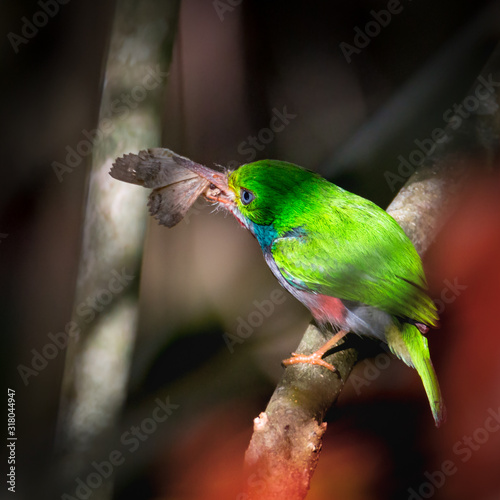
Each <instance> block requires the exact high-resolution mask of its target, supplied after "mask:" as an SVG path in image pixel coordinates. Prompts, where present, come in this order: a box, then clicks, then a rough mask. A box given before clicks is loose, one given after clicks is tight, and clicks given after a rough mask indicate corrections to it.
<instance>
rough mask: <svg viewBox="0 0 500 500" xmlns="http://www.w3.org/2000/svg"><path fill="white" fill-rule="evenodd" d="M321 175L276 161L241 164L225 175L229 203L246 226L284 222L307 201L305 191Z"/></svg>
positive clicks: (309, 190) (302, 207)
mask: <svg viewBox="0 0 500 500" xmlns="http://www.w3.org/2000/svg"><path fill="white" fill-rule="evenodd" d="M321 181H322V178H321V177H320V176H318V175H317V174H315V173H314V172H311V171H309V170H305V169H303V168H302V167H299V166H297V165H294V164H292V163H287V162H283V161H277V160H261V161H256V162H254V163H248V164H246V165H242V166H241V167H239V168H238V169H237V170H234V171H233V172H231V173H229V175H228V190H229V193H230V195H231V201H230V203H229V204H228V205H229V206H228V207H227V208H229V209H230V210H231V211H232V212H233V214H234V215H235V216H236V217H237V218H238V219H239V220H240V221H241V222H242V223H243V224H244V225H245V226H247V227H249V222H251V223H253V224H258V225H259V226H271V225H272V226H274V227H276V228H278V227H281V226H284V225H287V223H288V222H290V219H293V218H294V214H296V213H298V212H301V211H302V210H303V209H304V208H305V206H303V205H305V203H307V200H308V196H305V195H306V194H307V193H309V192H311V190H312V188H313V185H312V184H315V183H317V182H321Z"/></svg>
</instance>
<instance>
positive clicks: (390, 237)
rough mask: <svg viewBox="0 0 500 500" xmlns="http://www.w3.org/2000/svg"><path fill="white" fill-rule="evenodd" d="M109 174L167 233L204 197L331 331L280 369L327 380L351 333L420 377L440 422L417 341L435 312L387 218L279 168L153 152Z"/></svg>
mask: <svg viewBox="0 0 500 500" xmlns="http://www.w3.org/2000/svg"><path fill="white" fill-rule="evenodd" d="M193 173H194V174H195V175H194V176H193ZM110 174H111V175H112V176H113V177H115V178H116V179H119V180H122V181H125V182H130V183H133V184H139V185H142V186H144V187H149V188H153V191H152V193H151V195H150V202H149V207H150V212H151V214H152V215H154V216H155V217H156V218H158V220H159V221H160V223H161V224H164V225H166V226H168V227H172V226H173V225H175V224H176V223H177V222H179V220H181V219H182V217H183V216H184V215H185V213H186V212H187V210H188V209H189V206H190V205H191V204H192V203H194V201H195V200H196V198H197V197H198V195H199V194H204V196H205V197H206V198H207V199H208V200H209V201H212V202H215V203H217V204H218V205H219V206H221V207H223V208H224V209H226V210H228V211H230V212H231V213H232V214H233V215H234V216H235V217H236V219H237V220H238V222H239V223H240V224H241V225H242V226H243V227H245V228H246V229H248V230H249V231H250V232H251V233H252V234H253V235H254V236H255V238H256V239H257V241H258V242H259V244H260V247H261V249H262V252H263V254H264V258H265V260H266V262H267V264H268V266H269V267H270V269H271V271H272V272H273V274H274V275H275V276H276V278H277V279H278V281H279V282H280V284H281V285H282V286H283V287H284V288H285V289H286V290H287V291H288V292H290V293H291V294H292V295H293V296H294V297H295V298H297V299H298V300H300V302H302V303H303V304H304V305H305V306H306V307H307V308H308V309H309V310H310V311H311V313H312V315H313V317H314V319H315V320H316V322H317V323H318V324H319V325H320V326H321V327H322V328H324V329H327V328H328V326H329V325H331V327H333V330H334V331H335V332H336V333H335V334H334V335H333V336H332V337H331V338H330V340H328V341H327V342H326V343H325V345H324V346H322V347H321V348H320V349H318V350H317V351H316V352H315V353H313V354H311V355H308V356H306V355H303V354H295V353H293V354H292V357H291V358H289V359H287V360H285V361H284V362H283V363H284V364H285V365H292V364H297V363H310V364H314V365H320V366H322V367H324V368H327V369H329V370H331V371H334V370H335V368H334V367H333V366H332V365H331V364H329V363H327V362H326V361H325V360H324V359H323V356H324V355H325V354H326V353H327V352H328V351H329V350H330V349H331V348H332V347H333V346H334V345H336V344H337V343H338V341H339V340H340V339H341V338H342V337H344V336H345V335H346V334H347V333H348V332H354V333H356V334H358V335H361V336H367V337H372V338H374V339H378V340H380V341H383V342H385V343H386V344H387V345H388V346H389V349H390V350H391V351H392V352H393V353H394V354H395V355H396V356H397V357H398V358H400V359H402V360H403V361H404V362H405V363H406V364H407V365H408V366H411V367H413V368H415V369H416V370H417V372H418V374H419V375H420V378H421V379H422V382H423V385H424V388H425V391H426V394H427V398H428V400H429V404H430V407H431V410H432V414H433V416H434V420H435V422H436V425H437V426H439V425H440V424H441V423H442V422H443V421H444V419H445V413H446V412H445V406H444V403H443V399H442V397H441V391H440V389H439V384H438V381H437V377H436V373H435V371H434V367H433V366H432V362H431V358H430V354H429V348H428V344H427V339H426V338H425V337H424V335H423V334H425V333H427V332H428V330H429V327H434V326H436V323H437V320H438V316H437V311H436V306H435V305H434V303H433V302H432V300H431V299H430V298H429V296H428V295H427V293H426V280H425V275H424V271H423V268H422V262H421V260H420V257H419V255H418V253H417V251H416V250H415V247H414V246H413V244H412V242H411V241H410V240H409V238H408V237H407V236H406V234H405V233H404V231H403V229H402V228H401V227H400V226H399V225H398V223H397V222H396V221H395V220H394V219H393V218H392V217H391V216H390V215H389V214H388V213H387V212H385V211H384V210H382V209H381V208H379V207H378V206H377V205H375V204H374V203H372V202H371V201H369V200H366V199H364V198H362V197H360V196H357V195H355V194H352V193H350V192H348V191H345V190H344V189H342V188H340V187H338V186H336V185H335V184H332V183H331V182H328V181H327V180H326V179H324V178H323V177H321V176H320V175H318V174H316V173H314V172H312V171H310V170H306V169H304V168H302V167H299V166H297V165H294V164H291V163H287V162H283V161H276V160H262V161H257V162H254V163H248V164H246V165H242V166H241V167H239V168H238V169H236V170H234V171H227V172H217V171H215V170H212V169H210V168H207V167H205V166H203V165H200V164H198V163H195V162H193V161H192V160H189V159H188V158H184V157H182V156H179V155H176V154H175V153H173V152H172V151H170V150H168V149H150V150H147V151H141V152H140V153H139V154H138V155H125V156H124V157H123V158H119V159H117V161H116V162H115V164H114V165H113V168H112V170H111V171H110Z"/></svg>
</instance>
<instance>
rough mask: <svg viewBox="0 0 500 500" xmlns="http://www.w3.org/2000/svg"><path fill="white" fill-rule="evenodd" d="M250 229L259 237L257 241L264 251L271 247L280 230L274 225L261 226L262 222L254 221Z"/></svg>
mask: <svg viewBox="0 0 500 500" xmlns="http://www.w3.org/2000/svg"><path fill="white" fill-rule="evenodd" d="M249 229H250V230H251V231H252V233H253V234H254V235H255V237H256V238H257V241H258V242H259V245H260V247H261V248H262V250H263V251H264V252H266V251H269V250H270V249H271V245H272V244H273V241H274V240H275V239H276V238H277V237H278V232H277V231H276V229H274V227H273V226H261V225H260V224H255V223H254V222H252V223H251V226H250V228H249Z"/></svg>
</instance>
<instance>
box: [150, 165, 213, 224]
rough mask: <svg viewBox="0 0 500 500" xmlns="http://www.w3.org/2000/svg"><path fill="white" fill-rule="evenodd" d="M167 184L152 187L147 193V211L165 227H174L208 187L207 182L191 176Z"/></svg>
mask: <svg viewBox="0 0 500 500" xmlns="http://www.w3.org/2000/svg"><path fill="white" fill-rule="evenodd" d="M191 175H192V177H191V178H190V179H185V180H181V181H179V182H175V183H173V184H170V185H168V186H165V187H162V188H158V189H154V190H153V191H152V192H151V194H150V195H149V202H148V207H149V213H150V214H151V215H152V216H153V217H154V218H155V219H157V220H158V222H159V223H160V224H162V225H164V226H167V227H174V226H175V225H176V224H178V223H179V222H180V221H181V220H182V219H183V218H184V216H185V215H186V213H187V211H188V210H189V208H190V207H191V205H192V204H193V203H194V202H195V201H196V200H197V198H198V196H200V195H201V194H202V193H203V191H205V189H206V188H207V187H208V185H209V182H208V181H207V180H205V179H203V178H201V177H198V176H193V174H192V173H191Z"/></svg>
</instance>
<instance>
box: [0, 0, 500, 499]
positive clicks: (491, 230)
mask: <svg viewBox="0 0 500 500" xmlns="http://www.w3.org/2000/svg"><path fill="white" fill-rule="evenodd" d="M129 3H130V2H129ZM132 3H133V2H132ZM136 3H137V4H138V5H140V4H141V2H139V1H138V2H136ZM143 3H147V2H143ZM42 4H43V5H42ZM163 4H164V9H165V13H168V16H167V15H166V16H165V21H164V22H165V23H166V26H167V28H168V30H167V31H168V33H169V37H167V39H169V40H170V42H169V43H165V44H164V45H162V46H161V47H160V48H159V50H160V52H161V53H163V54H164V55H165V59H166V60H169V61H170V59H171V63H170V67H169V69H168V73H169V74H168V77H167V78H166V85H165V88H164V89H162V91H161V103H162V104H161V107H160V108H159V109H156V112H158V113H159V115H160V118H161V139H160V143H157V144H154V143H152V144H144V145H143V146H140V147H141V148H146V147H154V146H163V147H168V148H171V149H173V150H174V151H176V152H178V153H179V154H182V155H185V156H187V157H189V158H192V159H194V160H195V161H197V162H200V163H203V164H206V165H209V166H212V165H214V164H219V165H223V166H230V167H232V168H234V167H235V166H237V165H240V164H243V163H246V162H249V161H252V160H254V159H262V158H277V159H281V160H287V161H291V162H294V163H297V164H300V165H302V166H304V167H307V168H309V169H312V170H316V171H318V172H320V173H321V174H322V175H324V176H325V177H327V178H328V179H330V180H331V181H333V182H335V183H336V184H339V185H341V186H342V187H344V188H346V189H348V190H351V191H354V192H356V193H358V194H360V195H362V196H365V197H367V198H369V199H371V200H373V201H374V202H375V203H377V204H379V205H380V206H382V207H386V206H387V205H388V204H389V202H390V201H391V200H392V198H393V197H394V196H395V194H396V193H397V191H398V190H399V189H400V188H401V187H402V186H403V184H404V182H405V181H406V179H407V177H408V175H407V174H406V175H405V174H402V173H401V171H398V167H399V166H400V164H401V156H402V157H403V158H405V159H406V158H409V155H410V154H411V153H412V152H413V151H415V150H416V149H418V146H417V142H415V141H422V140H425V139H428V138H429V137H431V134H432V131H433V130H434V129H436V128H438V127H439V128H444V127H445V126H446V124H447V121H449V120H450V116H451V114H450V113H447V112H448V111H449V110H453V112H457V108H456V106H458V105H460V103H461V102H462V100H463V99H464V97H465V96H466V95H467V91H468V89H469V88H470V87H471V85H472V84H473V82H474V80H475V79H476V77H477V75H478V74H479V72H480V70H481V68H482V67H483V65H484V64H485V63H486V61H487V60H488V58H489V57H490V56H491V54H492V51H493V49H494V48H495V46H496V44H497V42H498V39H499V34H500V2H498V1H496V2H486V1H476V2H465V1H463V2H456V1H451V0H444V1H441V2H439V3H437V2H432V1H430V0H420V1H418V2H411V1H401V2H398V1H396V0H391V1H389V2H387V1H385V0H383V1H356V2H351V3H349V4H347V3H346V4H343V5H342V6H339V5H335V3H333V2H312V3H308V4H307V6H306V5H305V4H293V3H291V2H284V1H274V2H258V1H254V2H250V1H246V2H245V1H243V2H237V1H229V0H227V1H226V0H221V1H208V0H206V1H203V0H199V1H195V0H186V1H182V2H180V3H177V2H169V1H165V2H163ZM120 6H121V3H120V2H113V1H100V2H98V1H94V0H87V1H81V0H71V1H67V2H66V3H63V2H61V1H59V2H55V0H54V2H50V1H49V2H47V3H44V2H43V1H39V2H27V1H23V2H15V3H14V2H10V3H4V4H3V6H2V11H3V12H2V15H1V16H0V25H1V27H2V33H3V34H4V35H3V43H2V45H1V49H0V50H1V54H0V55H1V61H2V64H3V72H2V73H3V78H2V80H1V83H0V85H1V89H2V92H1V93H0V106H1V108H0V109H1V112H2V118H3V119H2V120H1V124H0V127H1V134H0V140H1V141H2V152H3V155H2V158H3V159H2V163H3V166H2V171H3V172H4V174H3V175H4V179H3V181H2V182H1V183H0V276H1V286H0V294H1V300H0V311H1V317H2V335H1V339H2V377H3V379H4V384H3V387H4V394H7V389H8V388H10V389H13V390H14V391H15V402H16V435H17V437H18V440H17V444H16V462H15V466H16V493H17V498H66V499H73V498H92V499H94V498H102V499H105V498H113V499H116V500H125V499H131V498H134V499H135V498H139V499H179V500H181V499H182V500H184V499H191V498H203V499H205V498H206V499H216V498H217V499H225V498H237V499H239V500H243V499H244V498H245V496H244V492H243V491H244V490H243V488H244V485H242V481H243V477H244V476H243V474H242V470H241V469H242V463H243V455H244V451H245V449H246V446H247V445H248V442H249V439H250V436H251V432H252V421H253V418H255V417H256V416H257V415H258V414H259V412H260V411H263V409H264V408H265V406H266V402H267V401H268V399H269V397H270V395H271V394H272V391H273V388H274V387H275V385H276V383H277V381H278V380H279V378H280V376H281V373H282V368H281V366H280V361H281V360H282V359H284V358H285V357H287V356H288V355H289V353H290V352H291V351H292V350H294V349H295V347H296V346H297V345H298V342H299V340H300V338H301V336H302V334H303V332H304V330H305V328H306V327H307V325H308V322H309V320H310V316H309V313H308V312H307V311H306V310H305V309H304V308H303V306H302V305H301V304H299V303H298V302H297V301H295V300H294V299H293V298H292V297H291V296H289V295H287V294H286V293H285V292H284V291H283V292H281V289H280V288H279V285H278V283H277V282H276V281H275V279H274V277H273V276H272V275H271V273H270V271H269V269H268V268H267V266H266V265H265V263H264V260H263V258H262V255H261V252H260V249H259V248H258V245H257V244H256V242H255V241H254V240H253V239H252V237H251V236H250V235H249V234H248V233H247V232H246V231H243V230H241V229H240V228H239V226H238V224H237V223H236V222H235V221H234V220H232V219H231V218H229V217H225V216H224V214H222V213H220V212H216V213H213V210H212V209H211V208H210V207H209V206H208V205H207V204H205V203H204V202H202V201H200V202H197V203H196V205H195V207H194V208H193V209H192V211H191V212H190V214H189V216H188V218H187V219H185V220H184V221H183V222H181V223H180V224H179V225H178V226H176V227H175V228H173V229H167V228H165V227H161V226H159V225H157V224H156V222H155V221H154V220H152V219H151V218H149V217H147V218H146V215H145V214H146V211H147V207H146V204H145V200H144V204H143V205H142V204H141V207H142V208H141V210H143V214H144V224H147V228H146V233H145V239H144V247H143V254H142V264H141V267H140V271H139V272H138V276H139V277H140V280H139V283H138V287H139V296H138V299H137V300H139V313H138V323H137V329H136V333H135V336H134V338H133V339H131V340H130V341H129V342H130V345H129V346H127V349H128V351H127V352H128V354H127V355H128V356H129V358H130V363H129V365H127V369H126V375H125V381H124V384H123V386H124V394H123V397H121V399H120V400H119V402H118V403H117V405H116V411H115V413H114V416H113V418H112V419H111V420H110V421H109V422H106V425H104V424H103V425H102V430H101V431H100V434H98V436H97V437H98V439H97V440H95V439H94V441H92V443H91V444H89V445H88V446H81V447H79V446H76V445H75V446H72V445H71V440H68V439H66V441H64V439H63V438H61V437H60V432H61V431H60V426H61V425H64V424H61V418H60V412H61V404H60V401H61V393H62V392H63V393H64V390H65V389H64V382H63V380H64V374H65V363H66V370H68V366H67V363H72V362H73V361H72V358H71V356H69V355H67V349H66V347H65V346H64V345H63V346H62V347H60V348H58V347H56V348H55V350H53V351H51V350H50V349H48V350H47V347H46V346H47V344H48V343H52V344H56V346H57V343H56V341H55V340H54V338H58V339H64V338H65V339H66V341H67V342H68V343H70V342H69V340H68V335H66V336H65V335H61V336H59V337H58V336H57V334H58V333H60V332H65V331H66V333H67V324H68V322H70V321H71V319H72V317H73V318H74V317H75V310H74V302H75V300H76V299H75V297H76V295H75V290H76V287H77V277H78V275H79V263H80V260H81V255H82V253H81V246H82V228H83V220H84V214H85V204H86V201H87V200H88V199H89V198H88V182H89V172H90V167H91V156H92V155H91V154H90V152H89V153H88V154H83V155H81V156H82V158H81V161H80V162H79V163H78V164H77V165H75V166H74V167H71V168H69V169H67V170H64V171H61V170H60V169H59V170H58V168H60V167H57V164H62V165H67V155H68V151H69V150H68V148H70V149H71V148H72V149H73V150H74V149H75V148H77V147H78V145H79V144H81V142H82V140H84V139H85V137H86V132H88V131H91V130H94V129H96V127H97V123H98V118H99V108H100V106H101V93H102V91H103V88H105V84H106V80H105V74H106V73H105V68H106V65H109V64H110V61H109V60H108V50H109V48H110V38H111V32H112V29H113V21H114V19H115V17H116V15H117V14H116V12H117V9H119V8H120ZM51 9H52V10H51ZM40 11H42V12H43V11H45V12H49V14H47V16H46V18H44V17H43V16H40V15H39V14H37V13H39V12H40ZM381 11H383V13H381ZM387 16H389V17H387ZM160 18H161V16H160ZM25 20H27V21H25ZM130 21H131V22H132V23H133V22H134V19H133V18H132V19H130ZM30 23H35V25H36V23H38V25H39V26H38V28H37V27H36V26H35V29H33V28H31V30H32V31H30V28H29V27H26V26H28V25H29V24H30ZM369 23H372V24H369ZM23 30H24V31H23ZM367 33H368V34H367ZM142 35H143V37H144V39H147V37H148V32H147V31H144V32H143V34H142ZM139 36H141V35H140V32H139ZM153 42H154V39H153V41H149V42H148V43H153ZM154 50H158V47H155V48H154ZM111 62H112V63H113V64H114V67H115V68H120V65H124V66H125V65H127V64H131V61H121V60H119V59H117V60H115V61H111ZM167 67H168V66H167ZM108 76H109V75H108V74H106V78H107V77H108ZM122 104H123V103H122ZM134 105H135V102H134V101H132V102H131V103H129V104H125V106H129V107H130V108H133V107H134ZM125 109H126V108H125ZM118 114H119V115H120V119H121V120H122V121H124V122H125V121H126V120H127V117H128V116H127V112H126V111H122V112H121V113H120V112H118ZM103 141H106V137H105V136H104V139H103ZM126 146H127V145H126V144H124V145H123V147H124V148H125V151H128V149H126ZM133 152H136V150H135V151H133ZM55 162H56V163H55ZM54 165H56V166H54ZM476 171H477V175H474V176H473V177H472V178H471V180H470V182H469V183H468V185H467V187H466V189H465V190H464V191H463V192H462V193H461V195H460V198H459V199H457V203H456V210H455V212H454V213H453V215H452V216H451V218H450V220H449V222H448V223H447V224H446V227H445V228H444V229H443V231H442V232H441V234H440V236H439V237H438V239H437V240H436V241H435V243H434V244H433V246H432V248H431V249H430V251H429V252H428V254H427V255H426V259H425V267H426V271H427V275H428V280H429V284H430V288H431V296H432V297H433V298H435V299H436V300H437V301H438V306H439V309H440V313H441V328H440V329H439V330H435V331H433V332H431V333H430V334H429V343H430V348H431V353H432V358H433V361H434V365H435V367H436V371H437V373H438V377H439V380H440V382H441V387H442V391H443V394H444V397H445V400H446V402H447V407H448V422H447V423H446V424H445V425H444V426H443V427H442V428H440V429H436V428H435V427H434V425H433V421H432V418H431V413H430V411H429V409H428V406H427V401H426V398H425V393H424V391H423V388H422V386H421V383H420V380H419V379H418V376H417V374H416V372H414V371H413V370H410V369H408V368H407V367H406V366H404V365H403V364H402V363H401V362H399V361H396V360H394V359H393V358H391V357H388V356H386V355H384V354H380V355H379V356H377V357H375V358H373V359H369V360H365V361H363V362H361V363H359V365H358V366H357V367H356V369H355V371H354V372H353V375H352V376H351V379H350V380H349V381H348V382H347V384H346V387H345V389H344V391H343V393H342V395H341V397H340V399H339V401H338V405H337V406H336V408H334V409H332V410H331V412H330V413H329V418H328V420H329V424H328V430H327V434H326V437H325V440H324V445H323V451H322V455H321V459H320V462H319V466H318V469H317V471H316V473H315V476H314V477H313V481H312V485H311V491H310V494H309V496H308V498H310V499H314V500H316V499H318V500H319V499H334V498H341V499H345V500H351V499H356V500H358V499H359V500H361V499H363V500H365V499H404V498H410V499H419V498H435V499H438V500H439V499H454V500H457V499H458V500H460V499H464V500H465V499H470V498H474V499H477V500H494V499H499V498H500V476H499V475H498V470H500V454H499V452H498V450H499V449H500V365H499V361H498V360H499V359H500V335H499V328H498V321H497V318H496V308H497V307H498V299H499V292H498V283H499V282H500V264H499V262H500V261H499V259H498V255H499V252H500V233H499V231H498V228H499V227H500V196H499V195H500V177H499V174H498V172H497V171H496V170H495V169H491V170H488V169H487V168H486V166H485V165H477V168H476ZM391 174H393V175H391ZM131 189H139V188H131ZM117 203H118V202H117ZM116 206H117V207H118V209H119V206H120V205H119V204H118V205H116ZM125 223H126V221H124V224H125ZM105 236H107V237H109V238H110V239H113V238H114V237H115V235H114V234H112V233H110V234H109V235H105ZM141 247H142V245H141ZM113 271H117V272H119V273H120V272H121V268H118V269H113V268H109V270H107V271H105V272H104V279H105V281H108V280H110V279H111V277H112V276H113V274H112V273H113ZM118 288H119V286H118ZM119 295H120V294H119V293H117V296H119ZM115 298H116V297H113V299H112V300H113V301H114V300H115ZM84 299H85V300H91V301H92V299H93V297H84ZM133 300H136V299H133ZM113 301H112V303H111V305H110V307H111V306H112V304H113ZM80 302H81V300H79V301H78V302H77V304H79V303H80ZM89 304H90V305H89ZM91 304H92V302H90V303H88V307H87V308H86V309H85V308H84V309H81V310H80V313H79V314H80V315H81V316H82V317H88V318H89V322H90V323H92V321H93V318H92V319H90V316H91V315H92V314H93V313H95V312H96V308H97V307H100V306H92V305H91ZM72 311H73V312H72ZM107 312H108V308H106V309H105V310H104V313H103V314H102V315H101V316H104V319H106V314H107ZM109 313H110V314H111V313H112V310H111V309H109ZM72 315H73V316H72ZM101 320H102V318H101ZM60 342H62V340H60ZM61 345H62V344H61ZM104 348H106V346H104ZM44 349H45V351H44ZM75 349H78V347H76V348H75ZM40 353H44V354H43V356H40ZM381 353H382V351H381ZM93 366H94V369H93V373H92V376H93V377H94V378H95V379H97V380H99V371H100V370H101V369H102V370H103V373H104V372H105V371H106V370H107V369H109V367H106V366H103V363H101V364H100V362H99V360H95V363H94V365H93ZM120 376H123V374H121V375H120ZM108 383H109V378H108V379H104V378H103V382H102V384H103V385H107V384H108ZM67 393H68V394H69V396H67V397H69V398H71V389H69V390H67ZM92 397H93V396H92V392H90V394H89V395H88V398H89V400H90V401H92ZM158 399H159V400H160V403H158ZM5 404H6V406H7V396H5ZM158 408H160V409H159V410H158ZM58 415H59V416H58ZM164 417H168V418H166V419H164ZM6 419H7V417H6ZM58 422H59V423H58ZM5 425H6V424H5ZM80 428H81V429H83V431H82V432H83V435H85V428H86V421H85V420H83V421H82V422H81V423H80ZM94 438H95V436H94ZM61 439H62V441H64V443H63V444H61ZM84 441H85V439H84V438H81V439H80V440H79V441H78V442H79V443H80V444H81V443H82V442H84ZM96 443H98V444H96ZM75 457H76V460H77V462H78V464H77V465H75V466H74V467H73V466H72V467H70V468H69V470H70V471H76V472H73V473H69V474H68V468H66V469H65V468H64V465H65V463H66V464H67V463H69V462H72V463H74V461H75ZM2 467H5V468H6V470H8V465H7V456H6V458H5V460H2ZM2 470H3V469H2ZM99 471H100V472H99ZM92 474H93V475H92ZM3 477H4V478H5V475H4V476H3ZM7 487H8V485H6V484H5V483H4V484H3V485H2V488H1V495H2V496H3V495H5V497H7V495H8V494H9V491H8V490H7ZM64 495H66V496H64Z"/></svg>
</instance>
